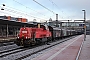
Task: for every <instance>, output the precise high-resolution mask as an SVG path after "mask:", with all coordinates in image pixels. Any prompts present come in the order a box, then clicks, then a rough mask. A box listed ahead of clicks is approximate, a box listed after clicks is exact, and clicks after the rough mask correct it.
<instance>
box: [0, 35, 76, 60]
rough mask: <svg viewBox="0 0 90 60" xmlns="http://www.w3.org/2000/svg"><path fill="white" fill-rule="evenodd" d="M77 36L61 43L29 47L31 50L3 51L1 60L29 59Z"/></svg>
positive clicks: (0, 55)
mask: <svg viewBox="0 0 90 60" xmlns="http://www.w3.org/2000/svg"><path fill="white" fill-rule="evenodd" d="M74 37H75V36H73V37H70V38H66V39H63V40H59V41H56V42H53V43H49V45H47V44H46V45H41V46H37V47H35V46H34V47H32V48H31V47H29V48H22V47H18V48H16V49H11V50H7V51H2V52H0V59H1V60H5V59H6V60H22V59H24V58H27V57H29V56H31V55H33V54H36V53H38V52H41V51H43V50H45V49H48V48H50V47H53V46H55V45H58V44H60V43H62V42H64V41H67V40H69V39H71V38H74Z"/></svg>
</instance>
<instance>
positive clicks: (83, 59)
mask: <svg viewBox="0 0 90 60" xmlns="http://www.w3.org/2000/svg"><path fill="white" fill-rule="evenodd" d="M79 60H90V35H87V36H86V41H84V43H83V47H82V50H81V53H80V57H79Z"/></svg>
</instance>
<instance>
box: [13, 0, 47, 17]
mask: <svg viewBox="0 0 90 60" xmlns="http://www.w3.org/2000/svg"><path fill="white" fill-rule="evenodd" d="M13 1H14V2H16V3H18V4H20V5H22V6H24V7H26V8H28V9H30V10H32V11H34V12H37V13H38V14H41V15H43V16H45V15H44V14H42V13H40V12H38V11H36V10H34V9H32V8H30V7H27V6H25V5H24V4H22V3H20V2H18V1H16V0H13Z"/></svg>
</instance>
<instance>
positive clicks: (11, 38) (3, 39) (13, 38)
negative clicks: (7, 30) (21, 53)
mask: <svg viewBox="0 0 90 60" xmlns="http://www.w3.org/2000/svg"><path fill="white" fill-rule="evenodd" d="M15 39H16V37H0V42H7V41H13V40H15Z"/></svg>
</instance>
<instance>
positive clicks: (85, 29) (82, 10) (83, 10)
mask: <svg viewBox="0 0 90 60" xmlns="http://www.w3.org/2000/svg"><path fill="white" fill-rule="evenodd" d="M82 11H83V12H84V41H85V40H86V11H85V10H82Z"/></svg>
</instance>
